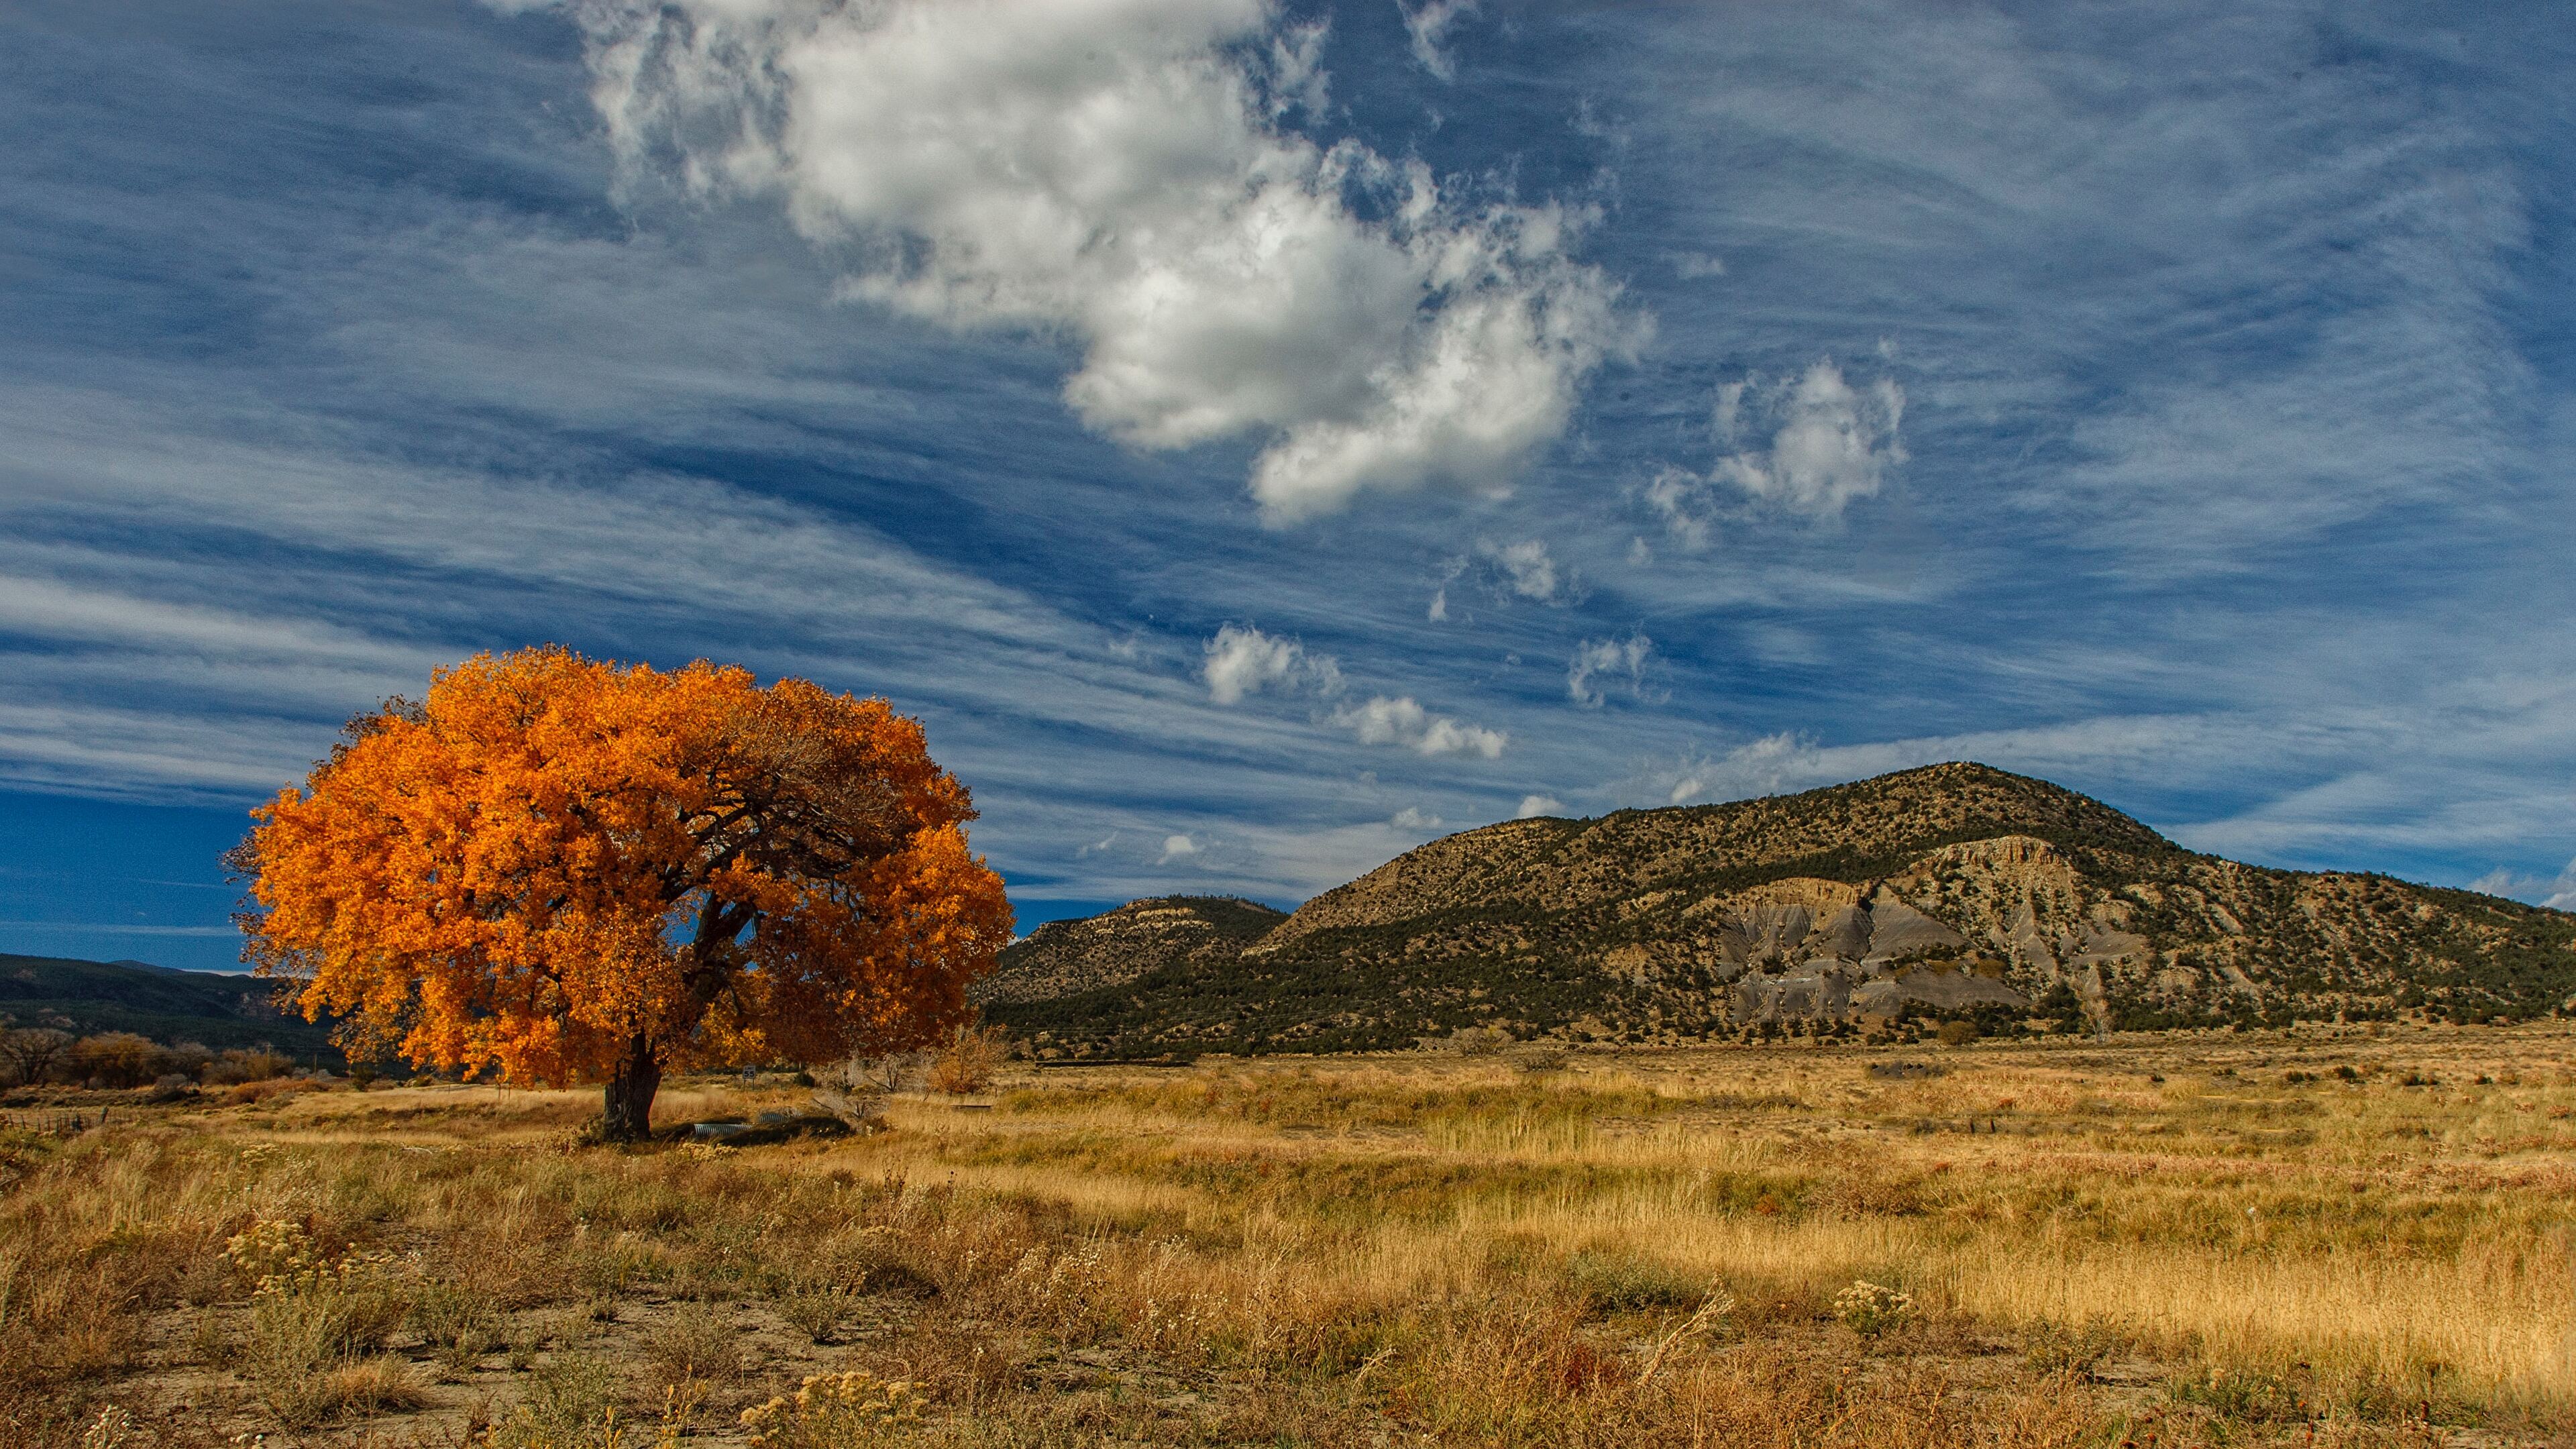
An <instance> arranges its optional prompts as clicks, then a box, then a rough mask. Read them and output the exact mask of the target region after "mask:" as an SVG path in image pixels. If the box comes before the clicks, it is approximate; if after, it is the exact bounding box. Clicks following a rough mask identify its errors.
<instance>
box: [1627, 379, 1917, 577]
mask: <svg viewBox="0 0 2576 1449" xmlns="http://www.w3.org/2000/svg"><path fill="white" fill-rule="evenodd" d="M1886 350H1887V349H1885V348H1882V349H1881V352H1882V355H1884V354H1885V352H1886ZM1904 420H1905V390H1904V389H1903V388H1900V387H1898V386H1897V385H1896V383H1895V382H1894V381H1893V380H1892V379H1889V378H1880V379H1879V380H1877V381H1876V382H1873V383H1871V384H1869V385H1868V386H1867V387H1862V388H1855V387H1853V386H1852V385H1851V384H1850V383H1849V382H1846V381H1845V380H1844V379H1843V373H1842V369H1841V368H1839V367H1836V366H1835V365H1834V363H1833V360H1832V359H1831V358H1827V359H1824V360H1822V361H1819V362H1817V363H1816V364H1815V365H1814V366H1812V367H1810V368H1808V369H1807V370H1806V372H1805V373H1804V374H1802V375H1801V376H1800V377H1799V378H1798V379H1797V380H1796V381H1795V382H1794V383H1791V382H1786V381H1783V382H1781V383H1778V384H1766V383H1765V382H1764V381H1763V380H1762V379H1761V378H1759V377H1752V378H1747V379H1745V380H1744V381H1742V382H1730V383H1727V384H1726V385H1724V386H1722V387H1720V388H1719V389H1718V390H1717V397H1716V400H1715V401H1714V402H1712V403H1711V404H1710V406H1709V429H1710V431H1711V432H1713V433H1715V434H1716V435H1717V438H1718V440H1719V441H1720V442H1721V443H1722V444H1724V445H1725V446H1726V447H1728V448H1730V449H1734V451H1731V452H1729V453H1728V454H1726V455H1725V456H1724V457H1721V458H1719V459H1718V460H1717V465H1716V466H1715V467H1714V468H1712V469H1711V470H1710V471H1709V473H1708V476H1706V477H1701V476H1700V475H1698V474H1696V473H1692V472H1690V471H1688V470H1687V469H1682V468H1674V467H1666V468H1664V469H1663V470H1662V471H1660V472H1658V473H1657V474H1656V475H1655V476H1654V478H1653V479H1652V480H1650V481H1649V482H1648V483H1647V484H1646V485H1645V487H1644V488H1643V489H1641V490H1640V496H1641V497H1642V498H1643V499H1644V501H1645V504H1646V507H1647V509H1648V511H1650V512H1652V513H1653V514H1654V515H1655V516H1656V517H1657V518H1659V519H1661V520H1663V524H1664V529H1665V532H1667V533H1669V534H1670V535H1671V536H1672V538H1673V540H1674V542H1676V543H1678V544H1680V545H1681V546H1682V547H1684V548H1686V549H1693V550H1697V549H1704V548H1706V547H1708V545H1709V540H1710V538H1711V536H1712V534H1713V533H1714V532H1715V529H1716V525H1717V522H1718V519H1719V516H1720V514H1721V513H1722V512H1724V511H1725V504H1724V501H1723V500H1724V499H1725V497H1727V496H1729V495H1732V494H1742V495H1745V496H1748V497H1750V498H1751V499H1752V500H1753V501H1754V502H1755V503H1756V504H1762V505H1768V506H1770V507H1772V508H1776V509H1780V510H1782V511H1784V512H1788V513H1795V514H1800V515H1803V516H1805V517H1807V518H1811V519H1817V520H1827V519H1835V518H1840V517H1841V516H1842V514H1843V510H1844V509H1845V508H1846V507H1848V506H1849V505H1850V503H1851V501H1852V500H1853V499H1855V498H1867V497H1871V496H1873V495H1874V494H1876V493H1877V492H1878V490H1879V488H1880V487H1881V486H1882V485H1883V484H1884V483H1885V481H1886V477H1887V471H1888V470H1889V469H1890V468H1893V467H1895V466H1897V465H1899V464H1901V463H1903V462H1905V461H1906V457H1907V454H1906V451H1905V444H1904V442H1903V441H1902V440H1901V439H1900V438H1899V437H1898V436H1897V434H1898V430H1899V428H1900V426H1901V425H1902V424H1903V422H1904ZM1766 428H1767V429H1769V430H1770V432H1769V434H1768V437H1767V439H1765V440H1764V441H1766V442H1767V446H1757V447H1753V448H1741V447H1738V445H1739V444H1740V443H1741V442H1743V441H1744V435H1745V434H1746V433H1747V432H1748V431H1752V432H1759V431H1760V430H1762V429H1766Z"/></svg>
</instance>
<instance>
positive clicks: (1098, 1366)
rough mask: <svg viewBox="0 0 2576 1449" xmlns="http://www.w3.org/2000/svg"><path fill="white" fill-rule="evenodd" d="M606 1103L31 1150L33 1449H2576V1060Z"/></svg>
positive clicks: (261, 1122) (1771, 1052)
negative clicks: (37, 1448)
mask: <svg viewBox="0 0 2576 1449" xmlns="http://www.w3.org/2000/svg"><path fill="white" fill-rule="evenodd" d="M805 1096H806V1094H805V1093H804V1092H802V1091H798V1090H796V1089H794V1088H791V1087H788V1086H786V1085H785V1084H784V1083H783V1082H775V1083H773V1084H766V1085H760V1086H754V1087H744V1086H741V1085H738V1084H712V1083H710V1084H697V1085H692V1084H683V1085H682V1086H681V1087H679V1088H677V1089H675V1090H670V1091H666V1092H665V1093H664V1096H663V1100H662V1102H661V1104H660V1109H659V1114H658V1117H659V1119H660V1120H669V1121H674V1122H676V1121H684V1120H688V1119H691V1118H697V1117H708V1116H715V1115H719V1114H731V1113H740V1112H745V1111H751V1110H757V1109H759V1108H762V1107H770V1106H778V1107H795V1106H801V1105H802V1103H803V1101H804V1098H805ZM596 1110H597V1102H596V1097H595V1096H594V1095H593V1094H590V1093H569V1092H567V1093H556V1092H519V1091H502V1090H497V1089H493V1088H486V1087H456V1086H445V1087H420V1088H397V1089H380V1090H376V1091H371V1092H365V1093H360V1092H356V1091H352V1090H347V1089H345V1088H344V1089H341V1090H336V1091H329V1092H307V1093H288V1094H281V1095H277V1096H272V1097H269V1098H267V1099H266V1100H264V1101H261V1102H257V1103H249V1104H241V1105H229V1106H222V1107H212V1106H191V1105H184V1104H183V1105H173V1106H165V1107H158V1108H141V1107H137V1108H131V1109H128V1108H118V1109H116V1110H115V1111H113V1112H112V1113H111V1116H110V1122H109V1125H108V1126H106V1127H105V1128H103V1129H93V1130H89V1131H86V1132H82V1133H80V1134H78V1135H75V1136H71V1137H56V1136H40V1135H37V1134H35V1133H32V1132H26V1131H7V1130H0V1184H5V1186H0V1440H5V1442H7V1443H10V1444H13V1445H14V1444H31V1445H49V1444H78V1445H83V1446H85V1449H146V1446H174V1449H175V1446H199V1445H230V1444H247V1443H265V1444H267V1445H270V1446H279V1449H283V1446H287V1445H307V1444H309V1445H323V1444H337V1445H371V1446H380V1449H400V1446H432V1445H465V1444H491V1445H497V1446H539V1445H562V1446H575V1445H580V1446H607V1445H612V1444H613V1445H617V1446H621V1449H641V1446H649V1445H676V1444H709V1445H714V1444H755V1443H756V1444H764V1445H768V1446H773V1449H800V1446H817V1449H819V1446H827V1445H835V1446H836V1445H860V1444H921V1445H955V1446H995V1449H1000V1446H1041V1445H1044V1446H1054V1445H1090V1444H1209V1445H1217V1444H1227V1445H1249V1444H1258V1445H1314V1446H1343V1445H1349V1446H1378V1445H1387V1446H1393V1445H1402V1444H1431V1443H1437V1444H1460V1445H1468V1444H1474V1445H1486V1444H1494V1445H1538V1444H1545V1445H1548V1446H1551V1449H1575V1446H1587V1445H1602V1446H1610V1445H1619V1446H1629V1445H1637V1446H1654V1445H1752V1446H1774V1445H1777V1446H1789V1445H1801V1446H1832V1445H1850V1446H1864V1445H1866V1446H1889V1445H1896V1446H1903V1445H1922V1446H1933V1445H1995V1446H2047V1445H2079V1444H2088V1445H2089V1444H2099V1445H2106V1446H2108V1445H2147V1444H2154V1445H2160V1446H2176V1445H2193V1444H2221V1443H2227V1444H2236V1443H2278V1444H2301V1445H2305V1444H2312V1443H2325V1444H2522V1443H2568V1442H2576V1438H2571V1435H2572V1434H2576V1213H2571V1205H2576V1031H2571V1030H2570V1029H2569V1028H2567V1027H2566V1026H2564V1025H2546V1024H2544V1025H2532V1026H2525V1027H2515V1028H2432V1029H2426V1028H2388V1029H2383V1030H2381V1031H2379V1032H2377V1033H2373V1032H2370V1031H2367V1030H2364V1029H2361V1028H2351V1029H2344V1030H2319V1029H2313V1028H2312V1029H2306V1030H2302V1031H2300V1032H2297V1033H2247V1034H2242V1035H2236V1034H2224V1035H2220V1034H2213V1035H2208V1036H2197V1037H2180V1038H2150V1037H2141V1038H2136V1039H2122V1040H2116V1041H2113V1042H2108V1043H2100V1042H2083V1043H2066V1042H2057V1041H2052V1042H2046V1043H2021V1044H1999V1045H1992V1046H1971V1047H1964V1048H1946V1049H1945V1048H1916V1049H1908V1050H1905V1051H1864V1050H1856V1049H1839V1050H1836V1049H1798V1048H1788V1047H1782V1048H1723V1049H1720V1048H1711V1049H1694V1050H1674V1051H1656V1052H1630V1053H1626V1054H1622V1055H1610V1054H1598V1055H1595V1054H1584V1053H1576V1054H1573V1055H1570V1056H1567V1055H1561V1054H1521V1055H1492V1056H1431V1055H1420V1056H1416V1055H1402V1056H1383V1057H1352V1058H1332V1059H1313V1060H1302V1059H1293V1058H1268V1059H1262V1060H1258V1061H1232V1060H1226V1061H1218V1062H1204V1063H1201V1064H1200V1065H1197V1066H1194V1067H1188V1068H1179V1069H1149V1068H1116V1067H1097V1068H1083V1069H1077V1070H1037V1069H1034V1068H1026V1067H1023V1068H1018V1069H1015V1070H1014V1071H1012V1072H1010V1073H1007V1074H1006V1076H1005V1078H1004V1080H1002V1081H1001V1082H999V1083H997V1084H996V1087H995V1090H994V1091H993V1092H992V1093H990V1094H989V1095H987V1096H984V1097H979V1098H973V1099H965V1100H957V1099H949V1098H939V1097H926V1096H907V1097H899V1098H897V1099H895V1100H894V1101H893V1102H891V1103H890V1104H889V1106H888V1109H887V1117H888V1121H889V1124H890V1128H889V1130H887V1131H883V1132H880V1133H876V1134H873V1135H868V1136H863V1137H857V1138H848V1139H841V1140H831V1141H822V1140H817V1141H800V1142H788V1143H783V1144H775V1145H767V1146H756V1147H743V1148H732V1147H721V1146H708V1145H688V1144H680V1143H670V1144H656V1145H654V1146H651V1147H647V1148H641V1149H636V1150H631V1151H629V1150H616V1149H608V1148H600V1147H585V1146H580V1145H578V1142H577V1137H576V1131H575V1129H576V1128H577V1127H578V1125H579V1124H580V1123H581V1121H582V1120H583V1119H584V1118H586V1117H588V1116H590V1115H592V1114H594V1113H595V1112H596ZM816 1376H820V1377H816ZM809 1378H814V1379H815V1382H814V1384H813V1385H812V1386H811V1387H810V1388H808V1389H807V1390H806V1392H805V1393H804V1394H803V1396H802V1399H801V1401H800V1400H799V1399H798V1398H797V1391H798V1387H799V1385H800V1383H803V1382H804V1381H806V1380H807V1379H809ZM747 1410H748V1411H751V1415H752V1418H751V1422H750V1423H748V1424H746V1423H745V1421H744V1415H745V1411H747ZM262 1435H265V1438H261V1437H259V1436H262Z"/></svg>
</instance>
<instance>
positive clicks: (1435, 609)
mask: <svg viewBox="0 0 2576 1449" xmlns="http://www.w3.org/2000/svg"><path fill="white" fill-rule="evenodd" d="M1429 617H1430V619H1431V622H1432V623H1434V624H1445V623H1447V622H1448V621H1449V590H1448V587H1447V586H1446V585H1443V586H1442V587H1440V588H1439V589H1437V590H1435V591H1433V593H1432V595H1431V608H1430V611H1429Z"/></svg>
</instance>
